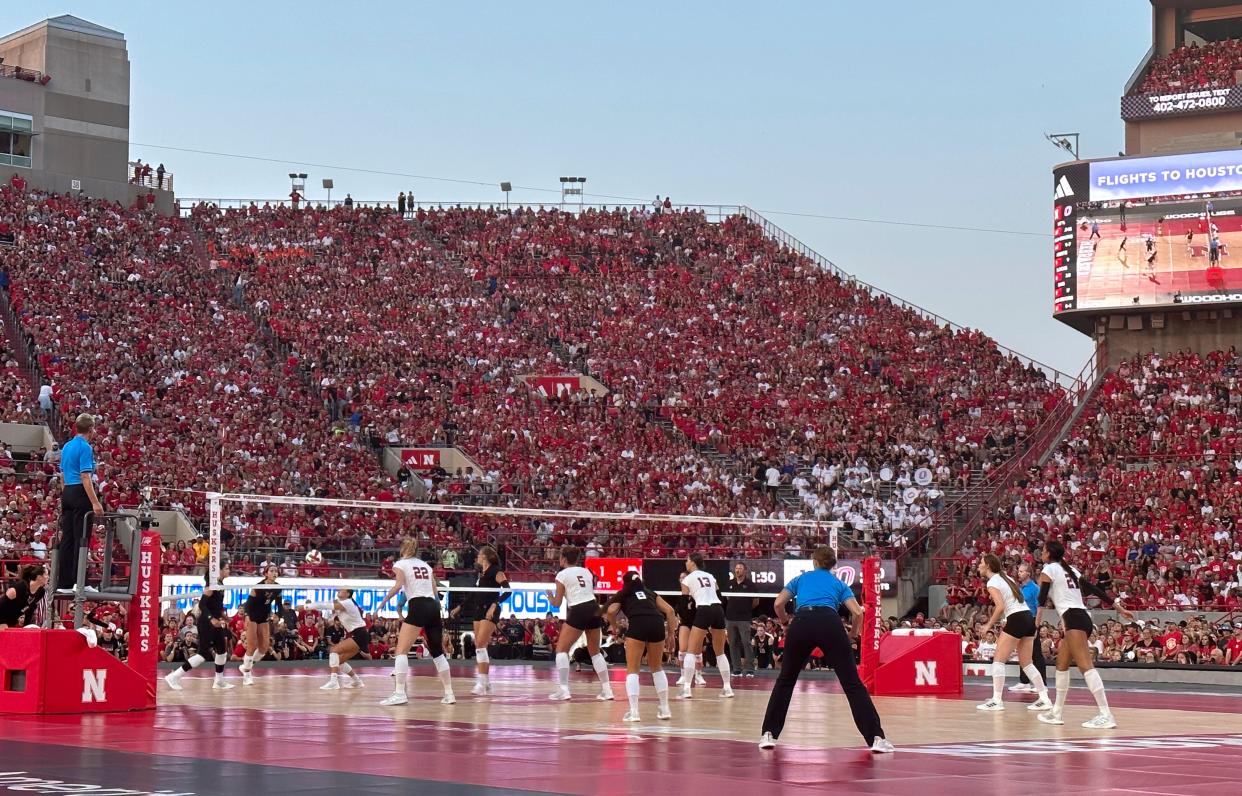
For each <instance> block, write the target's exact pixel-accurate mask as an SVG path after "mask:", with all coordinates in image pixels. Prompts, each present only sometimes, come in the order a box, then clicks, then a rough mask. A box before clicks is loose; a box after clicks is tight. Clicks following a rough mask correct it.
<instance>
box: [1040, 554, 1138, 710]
mask: <svg viewBox="0 0 1242 796" xmlns="http://www.w3.org/2000/svg"><path fill="white" fill-rule="evenodd" d="M1084 591H1085V592H1087V593H1088V594H1091V595H1094V596H1096V597H1099V598H1100V600H1102V601H1109V600H1111V599H1112V598H1110V597H1109V596H1108V593H1107V592H1105V591H1104V590H1103V589H1101V588H1099V587H1098V586H1096V585H1094V584H1093V583H1091V582H1090V581H1087V580H1085V579H1084V578H1083V577H1082V574H1081V573H1079V572H1078V570H1076V569H1074V567H1072V566H1070V565H1069V564H1067V563H1065V546H1064V545H1063V544H1061V543H1060V542H1058V541H1056V540H1049V541H1048V542H1046V543H1045V544H1044V571H1043V572H1042V573H1040V576H1039V604H1040V605H1041V606H1044V605H1048V604H1049V603H1051V604H1052V606H1053V607H1054V608H1056V610H1057V612H1058V613H1059V614H1061V627H1062V629H1063V630H1064V631H1065V638H1064V640H1063V641H1062V642H1061V646H1060V647H1059V648H1058V649H1057V699H1056V704H1054V705H1053V706H1052V710H1049V711H1048V712H1047V713H1041V714H1039V717H1038V718H1039V720H1040V721H1042V722H1044V723H1045V724H1064V723H1065V721H1064V719H1063V718H1062V717H1061V712H1062V710H1063V709H1064V707H1065V698H1066V697H1067V696H1068V695H1069V685H1070V675H1069V667H1070V663H1071V660H1072V662H1073V663H1074V664H1076V665H1077V666H1078V671H1079V672H1081V673H1082V679H1083V682H1084V683H1086V685H1087V688H1088V689H1089V690H1090V691H1091V696H1093V697H1095V704H1096V705H1097V706H1098V707H1099V709H1100V713H1099V715H1098V716H1096V717H1095V718H1094V719H1091V720H1090V721H1085V722H1083V725H1082V726H1084V727H1086V728H1087V729H1089V730H1111V729H1113V728H1114V727H1116V726H1117V720H1116V719H1115V718H1113V714H1112V711H1110V710H1109V709H1108V698H1107V697H1106V696H1105V695H1104V682H1103V681H1102V680H1101V679H1100V673H1099V672H1098V671H1096V669H1095V663H1094V662H1093V661H1092V659H1091V649H1090V647H1088V646H1087V639H1088V638H1089V637H1090V635H1091V633H1092V631H1094V630H1095V626H1094V625H1093V624H1092V622H1091V614H1089V613H1087V606H1086V604H1085V603H1083V601H1082V593H1083V592H1084ZM1112 603H1113V607H1114V608H1115V609H1116V610H1117V613H1118V614H1119V615H1120V616H1121V617H1122V618H1123V619H1129V620H1133V619H1134V616H1133V615H1132V614H1131V613H1130V612H1129V611H1127V610H1126V609H1125V608H1124V607H1123V606H1122V605H1121V602H1120V601H1118V600H1112Z"/></svg>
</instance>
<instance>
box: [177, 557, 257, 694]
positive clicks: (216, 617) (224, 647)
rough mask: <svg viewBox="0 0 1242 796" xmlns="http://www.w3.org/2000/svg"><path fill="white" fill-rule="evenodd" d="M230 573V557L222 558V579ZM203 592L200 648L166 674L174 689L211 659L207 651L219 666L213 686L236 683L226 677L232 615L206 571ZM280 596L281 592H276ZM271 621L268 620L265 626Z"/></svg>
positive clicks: (198, 624) (226, 686) (197, 624)
mask: <svg viewBox="0 0 1242 796" xmlns="http://www.w3.org/2000/svg"><path fill="white" fill-rule="evenodd" d="M228 576H229V564H228V562H227V561H222V562H220V581H221V582H223V580H224V579H225V578H227V577H228ZM203 580H204V584H203V596H202V597H200V598H199V599H198V620H197V621H196V622H195V631H196V632H197V633H198V651H197V652H196V653H194V654H193V655H191V656H190V657H189V658H188V659H186V662H185V663H183V664H181V668H180V669H174V670H172V671H171V672H169V673H168V675H167V676H165V677H164V682H166V683H168V687H169V688H171V689H172V690H174V691H180V690H182V689H181V678H182V677H185V675H186V673H187V672H189V671H190V670H191V669H195V668H197V667H199V666H202V665H203V664H204V663H206V662H207V655H208V654H210V655H211V657H212V661H213V662H214V663H215V666H216V676H215V679H214V680H213V681H212V683H211V687H212V688H213V689H217V690H227V689H229V688H232V687H233V684H232V683H230V682H228V681H227V680H225V679H224V665H225V664H226V663H228V662H229V641H228V634H227V633H226V632H225V628H226V627H228V623H229V618H228V616H226V615H225V612H224V591H223V590H222V589H213V588H211V575H203ZM273 594H276V595H277V598H278V599H279V592H273ZM266 626H267V623H266V622H264V627H266Z"/></svg>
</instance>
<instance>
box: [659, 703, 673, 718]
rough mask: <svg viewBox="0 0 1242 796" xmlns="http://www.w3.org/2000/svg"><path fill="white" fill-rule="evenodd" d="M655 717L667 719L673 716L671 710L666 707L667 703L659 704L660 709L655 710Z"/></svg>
mask: <svg viewBox="0 0 1242 796" xmlns="http://www.w3.org/2000/svg"><path fill="white" fill-rule="evenodd" d="M656 718H657V719H659V720H660V721H668V720H669V719H671V718H673V711H671V710H669V709H668V705H661V706H660V709H659V710H657V711H656Z"/></svg>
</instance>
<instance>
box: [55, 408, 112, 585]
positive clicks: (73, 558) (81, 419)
mask: <svg viewBox="0 0 1242 796" xmlns="http://www.w3.org/2000/svg"><path fill="white" fill-rule="evenodd" d="M74 428H75V429H76V431H77V432H78V433H77V435H76V436H75V437H74V438H73V439H71V440H69V441H68V442H66V443H65V447H64V448H63V449H62V450H61V452H60V475H61V479H62V480H63V482H64V489H63V490H62V491H61V493H60V544H59V546H58V548H57V564H56V566H57V575H56V588H57V589H72V588H73V587H74V584H76V583H77V580H78V548H79V547H81V546H82V544H83V542H84V540H85V539H86V534H87V525H86V519H87V516H88V515H89V514H91V513H92V512H94V513H95V514H97V515H98V514H102V513H103V506H102V505H101V504H100V502H99V496H98V495H96V494H95V484H94V483H93V482H92V480H91V479H92V478H93V477H94V474H95V451H93V450H91V443H90V436H91V431H92V430H94V428H95V418H93V417H91V416H90V415H88V414H80V415H78V419H77V421H76V422H75V423H74Z"/></svg>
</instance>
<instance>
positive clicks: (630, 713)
mask: <svg viewBox="0 0 1242 796" xmlns="http://www.w3.org/2000/svg"><path fill="white" fill-rule="evenodd" d="M621 721H630V722H633V721H642V719H640V718H639V717H638V711H636V710H627V711H625V715H624V716H622V717H621Z"/></svg>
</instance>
